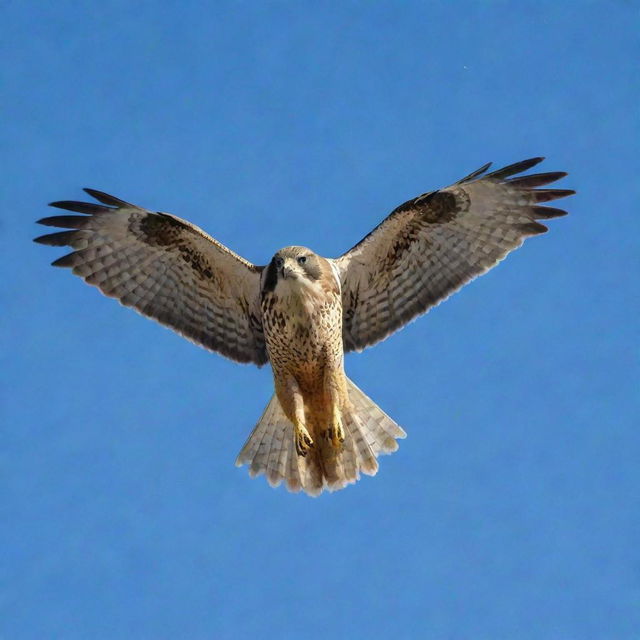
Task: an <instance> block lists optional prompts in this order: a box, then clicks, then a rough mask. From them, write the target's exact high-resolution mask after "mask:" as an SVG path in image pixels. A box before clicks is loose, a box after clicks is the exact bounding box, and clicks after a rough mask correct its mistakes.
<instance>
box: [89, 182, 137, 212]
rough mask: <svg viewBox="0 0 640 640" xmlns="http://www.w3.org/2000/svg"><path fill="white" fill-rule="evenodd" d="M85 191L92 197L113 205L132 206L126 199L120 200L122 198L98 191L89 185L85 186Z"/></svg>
mask: <svg viewBox="0 0 640 640" xmlns="http://www.w3.org/2000/svg"><path fill="white" fill-rule="evenodd" d="M83 191H84V192H85V193H88V194H89V195H90V196H91V197H92V198H95V199H96V200H98V202H102V204H106V205H109V206H111V207H130V206H132V205H131V204H130V203H128V202H125V201H124V200H120V198H116V197H115V196H112V195H110V194H108V193H105V192H104V191H98V190H97V189H90V188H89V187H84V189H83Z"/></svg>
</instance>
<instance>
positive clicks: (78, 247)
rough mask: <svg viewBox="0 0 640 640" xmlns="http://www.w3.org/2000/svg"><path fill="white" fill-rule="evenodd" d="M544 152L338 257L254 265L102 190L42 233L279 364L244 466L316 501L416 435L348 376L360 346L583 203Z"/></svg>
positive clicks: (405, 214) (111, 278) (225, 350)
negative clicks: (565, 203) (349, 355)
mask: <svg viewBox="0 0 640 640" xmlns="http://www.w3.org/2000/svg"><path fill="white" fill-rule="evenodd" d="M542 160H543V158H531V159H530V160H524V161H522V162H518V163H516V164H512V165H510V166H508V167H505V168H503V169H499V170H497V171H494V172H492V173H487V170H488V169H489V167H490V164H487V165H485V166H483V167H481V168H480V169H478V170H477V171H474V172H473V173H471V174H470V175H468V176H466V177H465V178H462V179H461V180H458V182H456V183H455V184H453V185H451V186H449V187H446V188H444V189H439V190H437V191H431V192H428V193H424V194H422V195H420V196H418V197H417V198H413V199H411V200H409V201H407V202H405V203H404V204H401V205H400V206H399V207H397V208H396V209H395V210H394V211H392V212H391V214H390V215H389V216H388V217H387V218H386V219H385V220H383V221H382V222H381V223H380V224H379V225H378V226H377V227H376V228H375V229H374V230H373V231H372V232H371V233H369V235H367V236H366V237H365V238H364V239H363V240H361V241H360V242H359V243H358V244H357V245H355V246H354V247H353V248H351V249H350V250H349V251H347V252H346V253H345V254H343V255H342V256H340V257H339V258H335V259H331V258H323V257H322V256H320V255H318V254H316V253H314V252H313V251H312V250H311V249H307V248H306V247H298V246H292V247H285V248H284V249H280V250H279V251H277V252H276V253H275V255H274V256H273V258H272V259H271V261H270V262H269V264H267V265H266V266H256V265H254V264H251V263H250V262H248V261H247V260H244V259H243V258H242V257H240V256H238V255H236V254H235V253H233V252H232V251H231V250H229V249H228V248H227V247H225V246H224V245H222V244H220V243H219V242H217V241H216V240H215V239H214V238H212V237H210V236H208V235H207V234H206V233H204V232H203V231H202V230H201V229H199V228H198V227H196V226H195V225H192V224H190V223H189V222H187V221H186V220H182V219H180V218H178V217H176V216H173V215H169V214H168V213H159V212H157V213H154V212H151V211H147V210H146V209H142V208H141V207H138V206H136V205H133V204H129V203H128V202H124V201H123V200H120V199H118V198H115V197H114V196H110V195H108V194H106V193H103V192H101V191H95V190H94V189H85V191H86V192H87V193H88V194H89V195H90V196H92V197H93V198H95V199H96V200H97V201H98V202H100V203H101V204H93V203H85V202H76V201H68V200H64V201H60V202H53V203H51V206H53V207H57V208H60V209H66V210H68V211H73V212H75V213H79V214H83V215H61V216H53V217H48V218H43V219H42V220H39V221H38V222H39V223H40V224H43V225H47V226H52V227H61V228H64V229H71V230H70V231H60V232H57V233H51V234H47V235H44V236H40V237H39V238H36V239H35V241H36V242H39V243H41V244H46V245H52V246H65V245H67V246H70V247H72V248H73V249H74V251H73V252H72V253H70V254H68V255H65V256H63V257H62V258H59V259H58V260H56V261H55V262H53V265H54V266H60V267H70V268H71V269H72V271H73V273H75V274H76V275H79V276H80V277H81V278H83V279H84V280H85V282H87V283H89V284H91V285H95V286H96V287H98V288H99V289H100V291H102V293H104V294H105V295H107V296H111V297H114V298H117V299H118V300H119V301H120V302H121V303H122V304H123V305H125V306H129V307H133V308H134V309H135V310H136V311H138V312H140V313H142V314H143V315H145V316H148V317H150V318H153V319H155V320H157V321H158V322H160V323H162V324H164V325H167V326H168V327H171V328H172V329H174V330H175V331H177V332H178V333H180V334H181V335H183V336H184V337H185V338H188V339H189V340H191V341H193V342H195V343H196V344H199V345H200V346H203V347H205V348H206V349H210V350H212V351H216V352H218V353H220V354H222V355H223V356H226V357H227V358H231V359H232V360H236V361H238V362H252V363H254V364H257V365H259V366H260V365H263V364H265V363H267V362H269V363H270V364H271V368H272V371H273V379H274V385H275V394H274V395H273V397H272V398H271V401H270V402H269V404H268V405H267V408H266V409H265V411H264V413H263V414H262V417H261V418H260V420H259V421H258V423H257V425H256V427H255V428H254V430H253V432H252V433H251V435H250V436H249V438H248V440H247V442H246V443H245V445H244V447H243V448H242V450H241V451H240V454H239V455H238V458H237V460H236V464H237V465H238V466H240V465H242V464H248V465H249V473H250V474H251V475H252V476H255V475H258V474H262V473H264V474H265V475H266V477H267V480H268V481H269V483H270V484H271V485H272V486H278V485H279V484H281V483H282V482H283V481H284V482H285V483H286V486H287V487H288V489H289V490H291V491H300V490H302V491H305V492H306V493H308V494H310V495H318V494H319V493H321V492H322V490H323V489H328V490H330V491H334V490H337V489H342V488H343V487H345V486H346V485H347V484H349V483H353V482H356V481H357V480H358V479H359V477H360V473H364V474H367V475H375V473H376V472H377V470H378V461H377V457H378V455H379V454H382V453H391V452H393V451H395V450H396V449H397V448H398V443H397V442H396V440H397V439H398V438H404V437H405V435H406V434H405V432H404V431H403V430H402V429H401V428H400V427H399V426H398V425H397V424H396V423H395V422H394V421H393V420H392V419H391V418H390V417H389V416H388V415H386V414H385V413H384V412H383V411H382V410H381V409H380V408H379V407H378V406H377V405H376V404H375V403H374V402H373V401H372V400H371V399H370V398H368V397H367V396H366V395H365V394H364V393H363V392H362V391H361V390H360V389H359V388H358V387H357V386H356V385H355V384H354V383H353V382H352V381H351V380H350V379H349V378H347V376H346V375H345V372H344V353H345V352H348V351H361V350H362V349H364V348H365V347H368V346H370V345H373V344H375V343H376V342H379V341H380V340H383V339H384V338H386V337H387V336H388V335H390V334H391V333H393V332H395V331H397V330H398V329H400V328H401V327H402V326H404V325H405V324H407V323H408V322H410V321H411V320H413V319H414V318H415V317H416V316H418V315H420V314H422V313H424V312H426V311H427V310H428V309H429V308H430V307H432V306H434V305H436V304H438V303H439V302H440V301H442V300H444V299H445V298H447V297H448V296H449V295H451V294H452V293H453V292H455V291H457V290H458V289H459V288H460V287H462V286H463V285H464V284H466V283H467V282H469V281H470V280H472V279H473V278H475V277H476V276H478V275H480V274H482V273H484V272H485V271H488V270H489V269H490V268H491V267H493V266H495V265H496V264H497V263H498V262H499V261H500V260H502V259H503V258H504V257H505V256H506V255H507V254H508V253H509V252H510V251H512V250H513V249H516V248H517V247H519V246H520V245H521V244H522V242H523V241H524V239H525V238H527V237H529V236H533V235H537V234H540V233H544V232H545V231H547V227H545V226H544V225H543V224H541V223H540V222H538V220H545V219H548V218H555V217H558V216H562V215H565V214H566V213H567V212H566V211H564V210H562V209H557V208H553V207H549V206H542V205H541V203H544V202H548V201H551V200H556V199H557V198H563V197H565V196H569V195H572V194H573V193H575V192H574V191H571V190H568V189H548V188H539V187H546V185H548V184H550V183H552V182H555V181H556V180H559V179H560V178H563V177H564V176H566V175H567V174H566V173H564V172H551V173H537V174H530V175H518V174H521V173H523V172H525V171H527V170H529V169H531V168H532V167H534V166H535V165H537V164H538V163H539V162H541V161H542Z"/></svg>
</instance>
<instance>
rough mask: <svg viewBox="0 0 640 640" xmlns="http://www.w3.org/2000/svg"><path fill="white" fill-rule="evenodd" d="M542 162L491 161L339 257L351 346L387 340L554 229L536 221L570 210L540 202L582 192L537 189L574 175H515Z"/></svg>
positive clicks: (403, 210)
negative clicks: (497, 165) (493, 167)
mask: <svg viewBox="0 0 640 640" xmlns="http://www.w3.org/2000/svg"><path fill="white" fill-rule="evenodd" d="M542 160H543V158H532V159H530V160H524V161H523V162H518V163H516V164H512V165H510V166H508V167H505V168H504V169H500V170H498V171H494V172H493V173H488V174H485V172H486V171H487V169H488V168H489V167H490V164H487V165H485V166H484V167H481V168H480V169H478V170H477V171H474V172H473V173H472V174H470V175H468V176H467V177H466V178H463V179H462V180H459V181H458V182H456V183H455V184H454V185H452V186H450V187H446V188H445V189H440V190H439V191H433V192H431V193H425V194H423V195H421V196H418V197H417V198H414V199H413V200H409V201H408V202H405V203H404V204H402V205H400V206H399V207H398V208H397V209H395V210H394V211H393V212H392V213H391V214H390V215H389V216H388V217H387V218H386V219H385V220H384V221H383V222H382V223H381V224H380V225H378V226H377V227H376V228H375V229H374V230H373V231H372V232H371V233H370V234H369V235H368V236H366V237H365V238H364V239H363V240H362V241H361V242H359V243H358V244H357V245H356V246H355V247H353V248H352V249H350V250H349V251H348V252H347V253H345V254H344V255H343V256H341V257H340V258H337V259H336V260H335V261H334V264H335V266H336V267H337V270H338V273H339V275H340V279H341V282H342V304H343V320H344V325H343V333H344V348H345V351H352V350H354V349H355V350H361V349H364V348H365V347H367V346H369V345H372V344H374V343H376V342H378V341H379V340H382V339H384V338H386V337H387V336H388V335H389V334H391V333H393V332H394V331H397V330H398V329H399V328H400V327H402V326H404V325H405V324H406V323H407V322H409V321H410V320H412V319H413V318H415V317H416V316H418V315H420V314H421V313H424V312H425V311H427V310H428V309H429V308H430V307H432V306H434V305H436V304H438V303H439V302H440V301H442V300H444V299H445V298H447V297H448V296H450V295H451V294H452V293H453V292H454V291H457V290H458V289H459V288H460V287H462V286H463V285H464V284H466V283H467V282H469V280H472V279H473V278H475V277H476V276H479V275H480V274H482V273H484V272H485V271H488V270H489V269H491V267H493V266H495V265H496V264H497V263H498V262H499V261H500V260H502V259H503V258H504V257H505V256H506V255H507V254H508V253H509V252H510V251H513V249H516V248H517V247H519V246H520V245H521V244H522V242H523V240H524V239H525V238H527V237H528V236H533V235H536V234H538V233H544V232H545V231H547V227H545V226H544V225H542V224H540V223H539V222H536V220H540V219H547V218H555V217H557V216H563V215H565V214H566V213H567V212H566V211H563V210H561V209H555V208H552V207H543V206H539V203H541V202H547V201H550V200H555V199H556V198H563V197H564V196H569V195H572V194H573V193H575V192H574V191H570V190H567V189H536V188H535V187H542V186H545V185H547V184H549V183H551V182H555V181H556V180H558V179H560V178H563V177H564V176H566V175H567V174H566V173H564V172H553V173H538V174H535V175H528V176H520V177H512V176H515V175H516V174H518V173H521V172H523V171H527V170H528V169H530V168H531V167H533V166H535V165H537V164H538V163H539V162H541V161H542Z"/></svg>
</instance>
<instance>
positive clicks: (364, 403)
mask: <svg viewBox="0 0 640 640" xmlns="http://www.w3.org/2000/svg"><path fill="white" fill-rule="evenodd" d="M347 388H348V396H349V406H347V407H345V408H344V409H343V413H342V419H343V426H344V430H345V441H344V443H343V447H342V450H341V451H339V452H336V451H335V450H334V449H333V447H332V445H331V443H330V442H328V441H325V440H323V439H321V438H316V444H315V446H314V447H313V448H312V449H311V451H309V453H308V454H307V455H306V456H305V457H302V456H298V455H297V453H296V448H295V443H294V439H293V431H294V428H293V424H291V422H290V421H289V419H288V418H287V417H286V416H285V414H284V411H283V410H282V407H281V406H280V402H279V401H278V398H277V397H276V395H275V394H274V395H273V396H272V398H271V400H270V402H269V404H268V405H267V408H266V409H265V411H264V413H263V414H262V417H261V418H260V420H259V421H258V424H257V425H256V427H255V429H254V430H253V432H252V433H251V435H250V436H249V438H248V439H247V442H246V443H245V445H244V446H243V447H242V450H241V451H240V453H239V454H238V458H237V459H236V465H237V466H241V465H243V464H248V465H249V475H251V477H254V476H257V475H260V474H262V473H264V475H265V476H266V478H267V480H268V482H269V484H270V485H271V486H272V487H277V486H279V485H280V484H281V483H282V482H283V481H284V482H285V483H286V486H287V489H289V491H294V492H297V491H300V490H302V491H304V492H305V493H307V494H309V495H311V496H317V495H319V494H320V493H321V492H322V490H323V489H328V490H329V491H337V490H339V489H343V488H344V487H346V486H347V485H348V484H352V483H354V482H357V481H358V480H359V479H360V473H364V474H367V475H370V476H373V475H375V474H376V473H377V471H378V460H377V457H378V456H379V455H380V454H383V453H393V452H394V451H395V450H396V449H397V448H398V443H397V442H396V439H398V438H404V437H406V433H405V432H404V431H403V430H402V429H401V428H400V427H399V426H398V425H397V424H396V423H395V422H394V421H393V420H392V419H391V418H390V417H389V416H388V415H387V414H386V413H385V412H384V411H382V409H380V407H378V406H377V405H376V404H375V403H374V402H373V400H371V398H369V397H368V396H366V395H365V394H364V393H363V392H362V391H361V390H360V389H359V388H358V387H357V386H356V385H355V384H354V383H353V382H352V381H351V380H349V379H347Z"/></svg>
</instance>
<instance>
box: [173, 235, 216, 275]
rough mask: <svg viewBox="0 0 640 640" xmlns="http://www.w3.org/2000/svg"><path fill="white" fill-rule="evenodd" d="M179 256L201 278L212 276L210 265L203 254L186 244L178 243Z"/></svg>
mask: <svg viewBox="0 0 640 640" xmlns="http://www.w3.org/2000/svg"><path fill="white" fill-rule="evenodd" d="M178 251H179V252H180V257H181V258H182V259H183V260H184V261H185V262H186V263H187V264H188V265H189V266H190V267H191V268H192V269H193V270H194V271H195V272H196V273H197V274H198V275H199V276H200V277H201V278H203V279H205V280H210V279H211V278H212V277H213V271H212V269H211V265H210V264H209V262H208V261H207V260H206V259H205V258H204V256H203V255H202V254H201V253H200V252H199V251H196V250H195V249H193V248H192V247H190V246H188V245H184V244H181V245H178Z"/></svg>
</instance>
